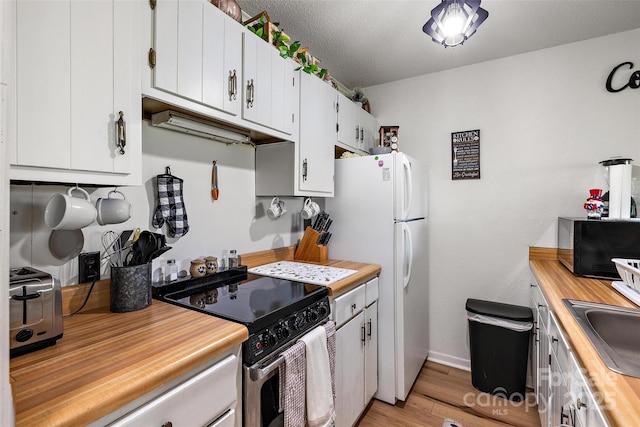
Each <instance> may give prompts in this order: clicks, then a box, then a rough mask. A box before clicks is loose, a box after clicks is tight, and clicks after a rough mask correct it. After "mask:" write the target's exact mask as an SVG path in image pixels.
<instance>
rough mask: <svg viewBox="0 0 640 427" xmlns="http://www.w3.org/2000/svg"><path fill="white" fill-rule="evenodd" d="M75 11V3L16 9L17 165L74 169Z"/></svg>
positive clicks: (23, 5) (39, 3) (26, 4)
mask: <svg viewBox="0 0 640 427" xmlns="http://www.w3.org/2000/svg"><path fill="white" fill-rule="evenodd" d="M70 9H71V4H70V2H69V1H55V2H52V1H19V2H17V4H16V32H17V33H16V40H17V46H16V51H17V55H16V57H17V62H16V98H17V101H16V102H17V105H16V120H17V123H16V146H15V149H14V150H12V151H13V152H12V155H11V163H12V164H17V165H22V166H41V167H51V168H63V169H68V168H69V167H70V166H71V159H70V156H69V152H70V150H71V122H70V121H69V115H70V114H71V79H70V78H69V76H70V74H71V63H70V58H71V32H70V28H71V12H70ZM54 35H55V36H54ZM43 70H46V71H43Z"/></svg>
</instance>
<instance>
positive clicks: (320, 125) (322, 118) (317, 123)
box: [298, 73, 335, 195]
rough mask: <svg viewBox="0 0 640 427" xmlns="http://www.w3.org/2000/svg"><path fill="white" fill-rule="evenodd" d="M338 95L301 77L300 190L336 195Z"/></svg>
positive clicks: (316, 81) (313, 79)
mask: <svg viewBox="0 0 640 427" xmlns="http://www.w3.org/2000/svg"><path fill="white" fill-rule="evenodd" d="M334 96H335V91H334V90H333V88H332V87H331V86H329V85H328V84H326V83H325V82H323V81H322V80H321V79H319V78H317V77H316V76H312V75H309V74H306V73H300V138H299V139H300V141H299V144H300V150H299V157H298V161H299V164H300V165H301V167H300V168H299V169H300V170H299V189H300V190H301V191H313V192H322V193H328V195H333V172H334V167H333V157H334V145H335V129H334V120H335V114H334V113H335V110H334V109H333V105H334Z"/></svg>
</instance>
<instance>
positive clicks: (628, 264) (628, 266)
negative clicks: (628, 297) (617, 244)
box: [611, 258, 640, 291]
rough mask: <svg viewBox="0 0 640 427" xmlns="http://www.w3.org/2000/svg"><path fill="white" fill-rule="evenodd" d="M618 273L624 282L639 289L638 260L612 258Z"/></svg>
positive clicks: (639, 273)
mask: <svg viewBox="0 0 640 427" xmlns="http://www.w3.org/2000/svg"><path fill="white" fill-rule="evenodd" d="M611 261H613V263H614V264H615V265H616V269H617V270H618V274H620V277H621V278H622V280H623V281H624V283H625V284H626V285H627V286H629V287H630V288H632V289H635V290H636V291H640V260H637V259H623V258H613V259H612V260H611Z"/></svg>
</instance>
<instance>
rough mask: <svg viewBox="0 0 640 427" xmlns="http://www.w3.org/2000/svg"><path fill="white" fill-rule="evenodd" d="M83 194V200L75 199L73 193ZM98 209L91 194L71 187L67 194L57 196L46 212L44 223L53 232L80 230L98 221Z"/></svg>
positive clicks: (50, 200)
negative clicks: (92, 201) (92, 200)
mask: <svg viewBox="0 0 640 427" xmlns="http://www.w3.org/2000/svg"><path fill="white" fill-rule="evenodd" d="M74 191H78V192H80V193H82V195H83V196H84V197H83V198H79V197H73V196H72V195H71V193H72V192H74ZM96 215H97V212H96V208H95V207H94V206H93V203H91V197H89V193H87V192H86V191H85V190H83V189H82V188H79V187H71V188H69V189H68V190H67V194H64V193H58V194H55V195H54V196H53V197H51V199H49V203H47V207H46V208H45V210H44V222H45V224H47V226H48V227H49V228H52V229H53V230H79V229H81V228H83V227H86V226H87V225H89V224H91V223H92V222H93V221H95V219H96Z"/></svg>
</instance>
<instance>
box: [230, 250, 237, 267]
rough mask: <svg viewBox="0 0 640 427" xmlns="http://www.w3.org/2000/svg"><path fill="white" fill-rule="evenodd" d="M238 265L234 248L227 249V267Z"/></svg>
mask: <svg viewBox="0 0 640 427" xmlns="http://www.w3.org/2000/svg"><path fill="white" fill-rule="evenodd" d="M237 266H238V253H237V252H236V250H235V249H231V250H230V251H229V268H236V267H237Z"/></svg>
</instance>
